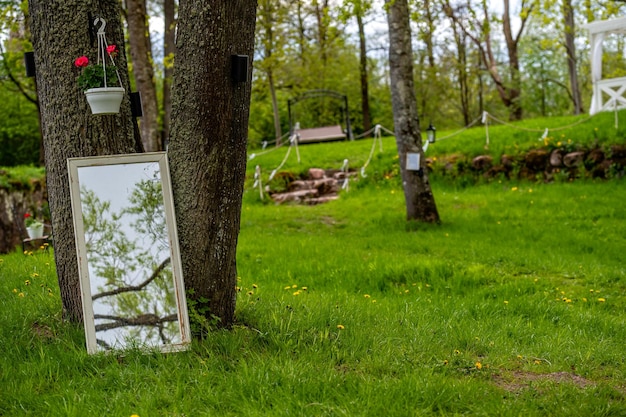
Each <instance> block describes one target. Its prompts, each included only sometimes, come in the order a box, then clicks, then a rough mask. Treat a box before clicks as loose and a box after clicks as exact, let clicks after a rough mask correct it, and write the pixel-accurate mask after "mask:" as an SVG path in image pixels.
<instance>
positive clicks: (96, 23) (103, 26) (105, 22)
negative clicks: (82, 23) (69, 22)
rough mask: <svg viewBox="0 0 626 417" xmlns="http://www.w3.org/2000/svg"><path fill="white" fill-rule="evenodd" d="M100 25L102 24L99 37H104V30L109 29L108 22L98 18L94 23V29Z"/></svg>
mask: <svg viewBox="0 0 626 417" xmlns="http://www.w3.org/2000/svg"><path fill="white" fill-rule="evenodd" d="M98 23H102V26H100V28H99V29H98V35H104V28H106V27H107V21H106V20H104V19H103V18H101V17H96V20H94V21H93V25H94V27H96V26H97V25H98Z"/></svg>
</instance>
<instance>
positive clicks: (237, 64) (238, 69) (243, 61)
mask: <svg viewBox="0 0 626 417" xmlns="http://www.w3.org/2000/svg"><path fill="white" fill-rule="evenodd" d="M230 62H231V68H230V76H231V78H232V79H233V81H234V82H236V83H244V82H246V81H248V55H231V56H230Z"/></svg>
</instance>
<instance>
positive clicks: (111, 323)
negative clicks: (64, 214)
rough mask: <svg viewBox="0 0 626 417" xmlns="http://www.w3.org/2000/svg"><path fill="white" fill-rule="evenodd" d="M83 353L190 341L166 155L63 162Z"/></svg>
mask: <svg viewBox="0 0 626 417" xmlns="http://www.w3.org/2000/svg"><path fill="white" fill-rule="evenodd" d="M68 169H69V176H70V192H71V201H72V214H73V217H74V229H75V237H76V250H77V254H78V263H79V271H80V283H81V293H82V301H83V314H84V319H85V334H86V339H87V351H88V352H89V353H96V352H101V351H109V350H113V349H127V348H140V349H144V348H146V349H152V348H157V349H160V350H161V351H163V352H171V351H178V350H182V349H184V348H185V347H186V345H187V344H188V343H189V341H190V331H189V318H188V315H187V306H186V301H185V291H184V283H183V277H182V271H181V262H180V252H179V248H178V238H177V233H176V220H175V217H174V205H173V201H172V189H171V183H170V178H169V167H168V163H167V155H166V154H165V153H164V152H158V153H147V154H133V155H113V156H104V157H88V158H70V159H68Z"/></svg>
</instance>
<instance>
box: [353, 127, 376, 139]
mask: <svg viewBox="0 0 626 417" xmlns="http://www.w3.org/2000/svg"><path fill="white" fill-rule="evenodd" d="M376 126H378V125H376ZM376 126H374V127H373V128H371V129H370V130H368V131H367V132H364V133H361V134H360V135H357V136H355V137H354V139H361V138H364V137H366V136H368V135H369V134H370V133H372V132H373V131H375V130H376Z"/></svg>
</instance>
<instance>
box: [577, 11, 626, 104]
mask: <svg viewBox="0 0 626 417" xmlns="http://www.w3.org/2000/svg"><path fill="white" fill-rule="evenodd" d="M583 28H584V29H587V31H588V32H589V39H590V46H591V48H590V50H591V57H590V63H591V81H592V82H593V96H592V98H591V105H590V106H589V114H592V115H593V114H596V113H598V112H601V111H613V110H620V109H623V108H626V77H620V78H607V79H603V78H602V42H603V41H604V37H605V35H606V34H607V33H622V34H623V33H626V17H621V18H617V19H611V20H598V21H595V22H591V23H589V24H587V25H584V26H583ZM605 97H606V98H607V99H606V100H605Z"/></svg>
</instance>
